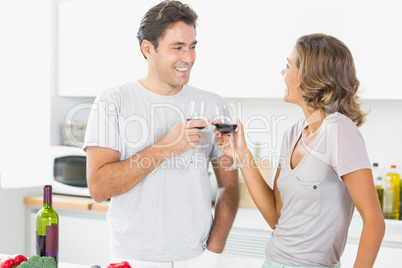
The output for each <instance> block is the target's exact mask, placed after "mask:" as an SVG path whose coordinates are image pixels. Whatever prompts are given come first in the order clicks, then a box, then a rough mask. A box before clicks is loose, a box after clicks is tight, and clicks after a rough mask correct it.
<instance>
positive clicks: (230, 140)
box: [228, 135, 237, 167]
mask: <svg viewBox="0 0 402 268" xmlns="http://www.w3.org/2000/svg"><path fill="white" fill-rule="evenodd" d="M231 136H232V135H228V137H229V144H230V148H231V149H232V155H233V165H232V167H234V166H236V165H237V162H236V155H235V150H234V148H233V143H232V139H231Z"/></svg>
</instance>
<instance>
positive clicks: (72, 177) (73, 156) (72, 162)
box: [50, 146, 90, 197]
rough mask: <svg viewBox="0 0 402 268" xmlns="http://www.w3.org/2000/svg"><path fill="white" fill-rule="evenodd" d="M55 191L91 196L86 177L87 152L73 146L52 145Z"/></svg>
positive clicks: (53, 184)
mask: <svg viewBox="0 0 402 268" xmlns="http://www.w3.org/2000/svg"><path fill="white" fill-rule="evenodd" d="M50 155H51V168H52V170H51V172H52V174H51V184H52V188H53V193H56V194H66V195H75V196H85V197H90V194H89V190H88V184H87V178H86V163H87V158H86V153H85V152H84V150H83V149H82V148H78V147H73V146H52V147H51V150H50Z"/></svg>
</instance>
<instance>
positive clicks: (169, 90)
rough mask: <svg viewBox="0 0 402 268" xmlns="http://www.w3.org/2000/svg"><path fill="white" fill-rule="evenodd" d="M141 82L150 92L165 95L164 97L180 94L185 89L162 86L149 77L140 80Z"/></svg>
mask: <svg viewBox="0 0 402 268" xmlns="http://www.w3.org/2000/svg"><path fill="white" fill-rule="evenodd" d="M139 82H140V84H141V85H142V86H143V87H144V88H146V89H147V90H149V91H151V92H153V93H155V94H158V95H164V96H171V95H175V94H177V93H179V92H180V90H181V89H182V88H183V86H177V87H173V86H171V85H168V84H162V83H160V82H158V81H157V80H155V79H150V78H149V77H146V78H144V79H141V80H139Z"/></svg>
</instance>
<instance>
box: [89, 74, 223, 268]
mask: <svg viewBox="0 0 402 268" xmlns="http://www.w3.org/2000/svg"><path fill="white" fill-rule="evenodd" d="M191 100H199V101H205V102H208V103H211V106H210V107H216V106H217V105H223V99H222V98H221V97H219V96H218V95H217V94H214V93H209V92H206V91H202V90H199V89H196V88H194V87H191V86H189V85H185V86H183V88H182V89H181V91H180V92H178V93H177V94H175V95H171V96H164V95H158V94H155V93H153V92H151V91H149V90H147V89H146V88H144V87H143V86H142V85H141V84H140V83H139V82H138V81H135V82H131V83H128V84H125V85H123V86H120V87H116V88H113V89H110V90H106V91H105V92H103V93H102V94H101V95H100V96H99V97H98V98H97V99H96V100H95V103H94V105H93V107H92V110H91V114H90V118H89V121H88V125H87V132H86V137H85V144H84V149H85V148H86V147H87V146H100V147H106V148H110V149H113V150H116V151H118V152H120V159H119V160H120V161H124V160H126V159H129V158H130V157H132V156H133V157H132V158H131V160H130V163H131V165H132V166H133V168H138V167H139V168H142V167H144V168H146V167H147V166H149V165H150V164H151V163H150V161H151V159H146V158H145V159H139V158H137V157H136V154H137V153H138V152H141V151H142V150H144V149H145V148H147V147H149V146H151V145H153V144H154V143H155V142H157V141H159V140H160V139H161V138H162V137H163V136H165V135H166V134H167V133H168V132H169V131H170V130H171V129H172V127H173V126H174V125H176V124H177V123H180V122H184V121H186V119H187V114H188V108H189V103H190V101H191ZM207 116H208V117H209V118H211V117H213V112H212V111H211V110H209V111H208V114H207ZM221 155H222V152H220V151H219V150H218V149H217V148H216V147H215V135H214V133H213V128H212V127H211V126H209V127H208V128H205V129H204V130H203V135H202V138H201V143H200V145H199V146H198V147H197V148H196V149H195V150H193V149H191V150H189V151H187V152H185V153H183V154H181V155H178V156H173V157H170V158H168V159H166V160H165V161H164V162H163V163H162V164H161V165H159V166H158V167H157V168H156V169H155V170H154V171H153V172H152V173H150V174H149V175H148V176H147V177H145V178H144V179H143V180H142V181H141V182H140V183H139V184H137V185H136V186H135V187H134V188H132V189H131V190H129V191H128V192H126V193H124V194H121V195H118V196H115V197H113V198H112V199H111V202H110V207H109V211H108V213H107V220H108V222H109V224H110V227H111V228H110V230H111V258H115V259H122V260H123V259H136V260H141V261H153V262H168V261H178V260H185V259H190V258H193V257H196V256H198V255H200V254H201V253H202V252H203V249H204V247H205V245H206V241H207V239H208V235H209V231H210V228H211V225H212V221H213V217H212V213H211V199H212V194H211V193H212V191H211V185H210V181H209V179H208V163H209V161H211V160H213V159H216V158H218V157H220V156H221Z"/></svg>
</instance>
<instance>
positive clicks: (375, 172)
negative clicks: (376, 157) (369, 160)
mask: <svg viewBox="0 0 402 268" xmlns="http://www.w3.org/2000/svg"><path fill="white" fill-rule="evenodd" d="M372 170H373V179H374V185H375V189H376V191H377V196H378V201H379V202H380V207H381V210H382V209H383V199H384V194H383V193H384V192H383V187H382V185H383V181H382V177H381V175H380V173H379V171H378V163H373V169H372Z"/></svg>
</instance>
